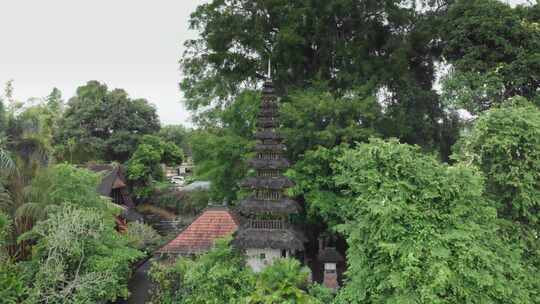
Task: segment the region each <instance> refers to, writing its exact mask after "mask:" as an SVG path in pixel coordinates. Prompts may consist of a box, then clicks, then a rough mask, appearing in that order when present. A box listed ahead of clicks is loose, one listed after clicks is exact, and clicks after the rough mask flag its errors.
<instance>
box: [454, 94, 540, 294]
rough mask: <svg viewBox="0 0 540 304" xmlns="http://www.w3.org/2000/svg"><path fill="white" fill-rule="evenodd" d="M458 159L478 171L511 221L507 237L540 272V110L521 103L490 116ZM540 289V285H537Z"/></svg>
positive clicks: (475, 130)
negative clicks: (482, 174) (539, 238)
mask: <svg viewBox="0 0 540 304" xmlns="http://www.w3.org/2000/svg"><path fill="white" fill-rule="evenodd" d="M458 147H459V149H458V151H457V153H456V158H457V159H459V160H460V161H462V162H465V163H467V164H472V165H474V166H476V167H478V168H479V169H480V170H481V171H482V172H483V173H484V176H485V179H486V190H487V192H486V196H488V197H489V199H490V200H491V201H492V202H493V204H494V206H495V207H496V208H497V210H498V216H499V217H500V218H502V219H504V220H505V221H508V222H505V225H504V226H503V229H504V237H505V238H506V239H507V242H508V243H509V244H517V245H518V246H520V247H521V248H522V250H523V251H524V255H523V259H524V262H525V263H526V264H527V265H528V266H529V267H531V268H532V269H533V270H532V271H535V272H538V270H539V269H540V242H539V241H538V235H539V233H540V222H539V220H540V219H539V218H538V212H539V210H540V184H539V181H540V110H539V109H538V108H537V107H536V106H534V105H532V104H531V103H528V102H527V101H525V100H523V99H521V98H515V99H514V100H512V101H511V102H509V103H508V105H505V106H502V107H499V108H494V109H491V110H489V111H487V112H486V113H485V114H484V115H482V116H480V118H479V119H478V120H477V121H476V122H475V124H474V127H473V129H472V130H471V132H470V133H469V134H468V135H467V136H465V137H464V138H463V139H462V142H461V144H460V145H459V146H458ZM533 284H536V286H537V288H538V286H540V280H534V281H533Z"/></svg>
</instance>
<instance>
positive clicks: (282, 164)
mask: <svg viewBox="0 0 540 304" xmlns="http://www.w3.org/2000/svg"><path fill="white" fill-rule="evenodd" d="M248 164H249V165H250V166H252V167H253V168H254V169H286V168H288V167H289V166H290V163H289V161H288V160H286V159H284V158H281V159H261V158H253V159H250V160H249V161H248Z"/></svg>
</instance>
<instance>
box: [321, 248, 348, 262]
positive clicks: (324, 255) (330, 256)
mask: <svg viewBox="0 0 540 304" xmlns="http://www.w3.org/2000/svg"><path fill="white" fill-rule="evenodd" d="M317 259H318V260H319V261H321V262H327V263H339V262H343V261H345V258H343V256H342V255H341V253H339V252H338V251H337V250H336V248H334V247H326V248H324V249H323V250H322V252H319V255H318V256H317Z"/></svg>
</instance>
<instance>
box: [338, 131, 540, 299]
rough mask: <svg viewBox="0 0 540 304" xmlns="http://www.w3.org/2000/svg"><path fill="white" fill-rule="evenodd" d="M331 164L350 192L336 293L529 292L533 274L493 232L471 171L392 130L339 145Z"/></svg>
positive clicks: (451, 295) (470, 295)
mask: <svg viewBox="0 0 540 304" xmlns="http://www.w3.org/2000/svg"><path fill="white" fill-rule="evenodd" d="M336 170H337V172H338V174H337V175H336V177H335V179H336V183H337V185H340V186H342V187H344V189H345V190H344V191H346V192H347V193H348V194H349V195H350V196H351V200H350V201H349V202H348V203H347V204H343V205H341V206H340V208H341V211H340V213H341V216H342V217H343V220H344V222H343V224H341V225H339V226H338V227H337V229H338V230H339V231H341V232H342V233H344V234H345V235H346V238H347V242H348V244H349V249H348V252H347V258H348V263H349V267H348V269H347V283H346V285H345V287H344V288H343V289H342V290H341V291H340V294H339V296H338V301H337V303H365V302H370V303H531V302H532V301H534V300H533V299H535V298H534V295H535V291H534V287H532V286H533V284H531V281H529V280H531V279H532V277H533V276H534V274H531V273H528V272H527V271H528V269H527V266H525V265H523V264H521V259H520V254H521V251H520V250H519V247H517V246H515V245H514V246H513V245H508V244H506V243H505V242H504V241H503V239H502V238H500V237H499V235H498V230H499V228H498V227H499V226H498V225H497V221H496V216H497V212H496V209H495V208H494V207H493V205H492V204H490V202H489V201H488V200H487V199H486V198H484V197H483V191H484V188H483V179H482V175H481V174H480V173H479V172H478V171H476V170H474V169H471V168H468V167H466V166H463V165H456V166H447V165H444V164H441V163H439V162H438V161H437V160H436V159H435V158H434V157H432V156H428V155H424V154H422V153H420V151H419V149H418V148H415V147H411V146H407V145H403V144H399V143H397V141H395V140H394V141H388V142H385V141H381V140H373V141H371V142H370V143H368V144H361V145H359V146H358V147H357V148H355V149H352V150H348V151H346V152H345V153H344V154H343V156H341V157H340V158H339V161H338V165H337V168H336ZM531 275H532V276H531Z"/></svg>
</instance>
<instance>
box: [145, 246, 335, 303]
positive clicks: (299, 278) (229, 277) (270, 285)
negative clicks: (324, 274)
mask: <svg viewBox="0 0 540 304" xmlns="http://www.w3.org/2000/svg"><path fill="white" fill-rule="evenodd" d="M150 275H151V278H152V280H153V281H154V282H155V283H156V284H155V289H154V294H153V295H154V298H153V300H152V303H160V304H162V303H163V304H172V303H176V304H180V303H181V304H200V303H205V304H218V303H219V304H221V303H231V304H232V303H246V304H248V303H252V304H255V303H257V304H281V303H298V304H301V303H307V304H322V302H320V301H319V300H318V299H316V298H315V297H314V296H313V295H311V294H310V293H308V292H307V291H306V290H307V287H308V284H307V278H308V271H307V269H305V268H302V267H301V266H300V263H299V262H298V261H295V260H286V259H284V260H278V261H276V262H275V263H274V264H273V265H271V266H269V267H267V268H266V269H265V270H264V271H263V272H261V273H257V274H256V273H253V272H252V271H251V270H250V269H249V268H247V267H246V264H245V261H244V256H243V255H242V254H241V253H240V252H238V251H236V250H235V249H233V248H232V247H231V246H229V240H227V239H224V240H218V241H217V242H216V244H215V247H214V248H213V249H212V250H210V251H209V252H208V253H206V254H203V255H201V256H198V257H196V258H195V259H194V260H192V259H186V258H180V259H178V260H177V261H176V262H175V263H174V265H172V266H171V265H170V264H169V263H164V264H161V263H159V262H158V263H154V264H153V266H152V269H151V271H150ZM313 291H314V292H313V293H314V294H318V295H320V296H321V297H323V298H324V297H325V298H328V297H329V296H328V292H327V291H326V290H324V289H321V287H320V286H317V287H316V288H313Z"/></svg>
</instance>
